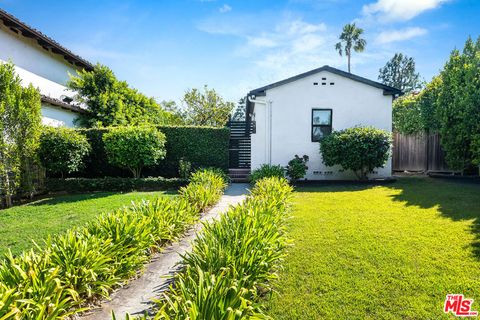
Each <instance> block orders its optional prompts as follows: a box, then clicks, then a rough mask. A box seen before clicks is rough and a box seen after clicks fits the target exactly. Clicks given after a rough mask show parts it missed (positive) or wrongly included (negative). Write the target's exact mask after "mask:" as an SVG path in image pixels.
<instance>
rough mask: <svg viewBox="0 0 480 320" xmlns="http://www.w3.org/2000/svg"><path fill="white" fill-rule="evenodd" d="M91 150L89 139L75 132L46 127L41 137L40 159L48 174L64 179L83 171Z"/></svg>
mask: <svg viewBox="0 0 480 320" xmlns="http://www.w3.org/2000/svg"><path fill="white" fill-rule="evenodd" d="M90 150H91V147H90V144H89V143H88V141H87V139H86V138H85V137H84V136H83V135H81V134H79V133H78V132H76V131H75V130H73V129H68V128H50V127H45V128H44V129H43V132H42V134H41V135H40V146H39V149H38V157H39V159H40V161H41V163H42V165H43V166H44V167H45V169H46V170H47V172H49V173H51V174H60V175H61V176H62V177H63V176H64V175H65V174H66V173H72V172H76V171H79V170H81V169H82V168H83V165H84V160H85V157H86V156H87V155H88V153H89V152H90Z"/></svg>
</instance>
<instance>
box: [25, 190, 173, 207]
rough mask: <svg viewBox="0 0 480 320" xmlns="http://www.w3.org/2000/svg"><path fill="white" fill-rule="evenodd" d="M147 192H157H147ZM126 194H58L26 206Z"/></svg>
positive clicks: (166, 193)
mask: <svg viewBox="0 0 480 320" xmlns="http://www.w3.org/2000/svg"><path fill="white" fill-rule="evenodd" d="M132 192H133V191H132ZM142 192H143V191H142ZM145 192H156V191H145ZM159 192H160V191H159ZM161 192H162V194H161V195H175V194H177V193H178V192H177V191H176V190H168V191H161ZM125 193H129V192H90V193H78V194H58V195H53V196H52V195H50V196H47V197H45V198H43V199H39V200H35V201H33V202H30V203H27V204H25V205H27V206H45V205H56V204H61V203H73V202H79V201H86V200H92V199H100V198H106V197H111V196H114V195H118V194H125ZM159 196H160V194H159Z"/></svg>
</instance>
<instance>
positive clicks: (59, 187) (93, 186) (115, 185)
mask: <svg viewBox="0 0 480 320" xmlns="http://www.w3.org/2000/svg"><path fill="white" fill-rule="evenodd" d="M186 184H187V180H186V179H179V178H168V179H167V178H162V177H149V178H138V179H136V178H102V179H88V178H67V179H54V178H50V179H47V180H46V181H45V187H46V190H47V191H50V192H63V191H65V192H68V193H75V192H91V191H134V190H135V191H154V190H168V189H178V188H180V187H182V186H184V185H186Z"/></svg>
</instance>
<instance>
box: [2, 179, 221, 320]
mask: <svg viewBox="0 0 480 320" xmlns="http://www.w3.org/2000/svg"><path fill="white" fill-rule="evenodd" d="M199 186H201V187H204V188H205V190H207V192H206V194H205V198H204V199H199V201H201V203H195V202H192V199H190V198H186V197H184V196H183V195H182V194H180V196H179V197H174V198H171V197H165V196H161V197H158V198H157V199H155V200H152V201H142V202H139V203H136V204H134V205H132V206H131V207H130V208H122V209H119V210H116V211H113V212H109V213H105V214H102V215H100V216H99V217H97V218H96V219H95V220H93V221H91V222H90V223H88V224H86V225H85V226H84V227H80V228H73V229H71V230H69V231H67V232H66V233H64V234H60V235H55V236H52V237H50V238H48V239H47V240H46V241H45V244H44V246H43V247H42V248H41V247H37V248H36V249H32V250H30V251H27V252H24V253H22V254H21V255H20V256H18V257H14V256H13V255H12V254H11V253H8V254H6V256H5V257H4V260H3V261H1V262H0V319H2V320H7V319H12V320H14V319H36V320H47V319H48V320H50V319H65V318H67V317H69V316H73V315H75V314H77V313H80V312H82V311H84V310H86V309H88V308H89V306H91V304H92V303H94V302H96V301H98V299H99V298H102V297H105V298H106V297H108V296H109V294H110V292H111V291H112V290H113V289H114V288H116V287H118V286H119V285H121V284H122V283H124V282H125V280H127V279H129V278H131V277H134V276H135V275H137V274H138V270H139V269H141V268H142V266H143V265H144V263H146V262H147V261H148V260H149V259H150V257H151V255H152V254H154V253H155V252H158V251H159V250H160V248H161V247H162V246H163V245H164V244H165V243H167V242H169V241H172V240H174V239H176V238H177V237H178V236H180V235H181V234H182V233H184V232H185V231H186V230H187V229H188V227H189V226H191V225H192V224H193V223H194V222H195V221H197V220H198V218H199V216H200V211H199V210H200V208H204V207H203V205H205V206H206V207H209V206H212V205H213V204H214V203H215V202H216V201H218V199H219V198H220V196H221V194H222V193H223V190H224V188H225V187H226V182H225V181H224V180H223V178H222V177H221V176H220V175H217V174H215V173H211V172H209V171H203V172H200V173H198V174H197V176H196V179H195V180H194V181H192V182H191V183H190V184H189V185H188V186H187V187H185V189H186V190H189V189H196V188H198V187H199ZM186 192H188V191H186Z"/></svg>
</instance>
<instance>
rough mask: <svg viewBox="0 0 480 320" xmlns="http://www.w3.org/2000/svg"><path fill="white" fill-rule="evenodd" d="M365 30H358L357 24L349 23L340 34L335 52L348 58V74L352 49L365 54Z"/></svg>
mask: <svg viewBox="0 0 480 320" xmlns="http://www.w3.org/2000/svg"><path fill="white" fill-rule="evenodd" d="M362 34H363V29H361V28H357V26H356V25H355V23H348V24H346V25H345V26H344V27H343V30H342V33H341V34H340V36H339V37H338V38H339V40H340V41H339V42H338V43H337V44H336V45H335V50H337V51H338V54H339V55H340V56H342V55H343V54H345V55H346V56H347V64H348V72H350V60H351V57H352V49H353V50H354V51H355V52H363V50H365V47H366V46H367V41H366V40H365V39H363V38H362Z"/></svg>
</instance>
